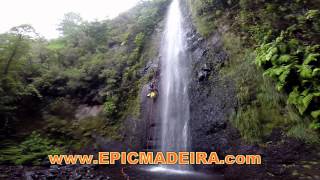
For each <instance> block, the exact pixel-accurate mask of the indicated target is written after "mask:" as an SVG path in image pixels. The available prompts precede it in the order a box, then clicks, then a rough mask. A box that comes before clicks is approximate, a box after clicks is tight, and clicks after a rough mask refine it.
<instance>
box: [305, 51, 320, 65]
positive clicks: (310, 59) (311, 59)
mask: <svg viewBox="0 0 320 180" xmlns="http://www.w3.org/2000/svg"><path fill="white" fill-rule="evenodd" d="M319 57H320V54H318V53H317V54H312V53H311V54H308V56H307V57H306V58H305V59H304V61H303V64H304V65H308V64H310V63H311V62H316V61H317V60H318V59H317V58H319Z"/></svg>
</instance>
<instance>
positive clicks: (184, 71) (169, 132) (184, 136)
mask: <svg viewBox="0 0 320 180" xmlns="http://www.w3.org/2000/svg"><path fill="white" fill-rule="evenodd" d="M182 21H183V18H182V14H181V10H180V5H179V0H173V2H172V3H171V5H170V7H169V11H168V15H167V22H166V26H165V32H164V37H163V41H162V47H161V89H160V97H161V122H162V126H161V127H162V130H161V151H162V152H169V151H170V152H178V151H187V148H188V121H189V98H188V90H187V89H188V79H189V75H188V72H189V71H188V67H189V66H188V62H189V61H188V58H187V57H188V56H187V55H186V47H185V45H186V44H185V32H184V29H183V22H182ZM179 168H181V166H179Z"/></svg>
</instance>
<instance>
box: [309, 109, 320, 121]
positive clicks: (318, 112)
mask: <svg viewBox="0 0 320 180" xmlns="http://www.w3.org/2000/svg"><path fill="white" fill-rule="evenodd" d="M311 116H312V117H313V118H314V119H318V118H319V117H320V110H317V111H312V112H311Z"/></svg>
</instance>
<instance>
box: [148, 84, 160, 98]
mask: <svg viewBox="0 0 320 180" xmlns="http://www.w3.org/2000/svg"><path fill="white" fill-rule="evenodd" d="M157 96H158V90H157V88H156V81H155V80H153V81H152V82H151V84H150V87H149V93H148V95H147V97H149V98H151V99H155V98H157Z"/></svg>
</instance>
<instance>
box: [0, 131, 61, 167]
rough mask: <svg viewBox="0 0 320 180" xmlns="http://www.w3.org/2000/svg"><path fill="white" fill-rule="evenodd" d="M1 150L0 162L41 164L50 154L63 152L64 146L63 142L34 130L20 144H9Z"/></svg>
mask: <svg viewBox="0 0 320 180" xmlns="http://www.w3.org/2000/svg"><path fill="white" fill-rule="evenodd" d="M59 147H60V148H59ZM0 152H1V155H0V163H10V164H16V165H21V164H29V165H30V164H33V165H40V164H41V163H42V159H44V158H46V157H47V156H48V154H62V153H63V148H62V147H61V144H56V143H55V144H54V143H53V141H52V140H49V139H47V138H44V137H42V136H41V135H40V134H38V133H36V132H32V134H31V135H30V136H29V137H27V138H26V139H25V140H24V141H23V142H21V143H20V144H9V145H7V147H6V148H3V149H2V148H1V149H0Z"/></svg>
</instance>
